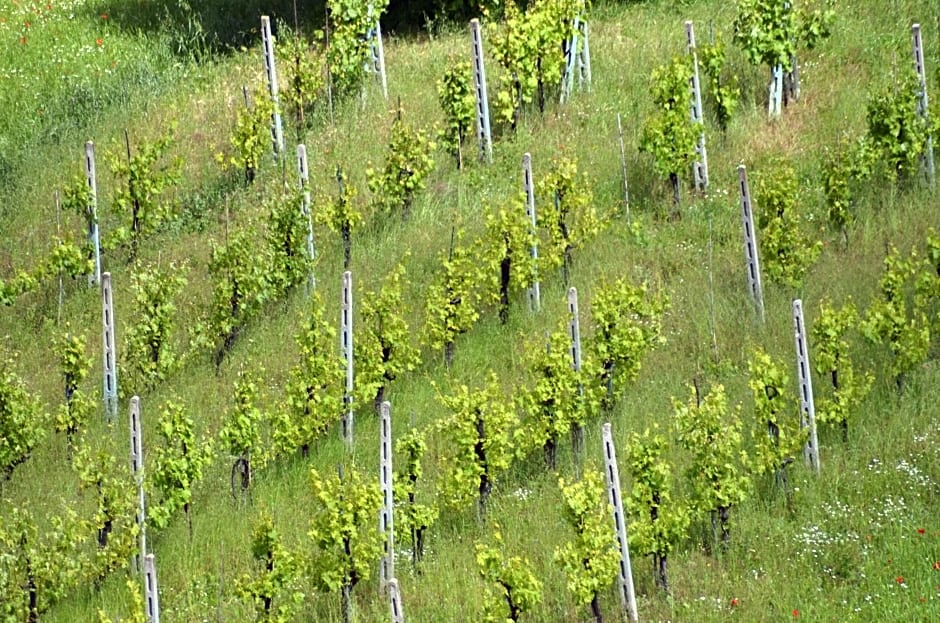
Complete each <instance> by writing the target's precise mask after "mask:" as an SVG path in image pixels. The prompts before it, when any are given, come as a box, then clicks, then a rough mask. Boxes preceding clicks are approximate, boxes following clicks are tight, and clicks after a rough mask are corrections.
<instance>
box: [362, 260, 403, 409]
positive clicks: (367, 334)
mask: <svg viewBox="0 0 940 623" xmlns="http://www.w3.org/2000/svg"><path fill="white" fill-rule="evenodd" d="M405 281H406V277H405V265H404V264H399V265H398V266H397V267H396V268H394V269H393V270H392V271H391V272H390V273H388V274H387V275H386V276H385V279H384V281H383V283H382V287H381V288H380V289H379V291H378V292H366V293H365V294H363V295H362V296H361V297H360V298H359V300H360V301H361V303H360V305H359V309H360V315H361V318H362V320H361V322H360V324H359V326H358V329H357V333H356V340H355V343H354V344H353V347H354V348H355V350H356V353H355V361H356V368H357V369H356V372H357V374H356V385H357V390H358V391H359V392H360V393H361V395H362V396H363V398H360V400H363V402H365V400H366V399H372V402H373V405H374V407H375V410H376V412H378V410H379V408H380V407H381V406H382V402H383V401H384V400H385V390H386V388H387V387H388V384H389V383H391V382H392V381H394V380H395V379H396V378H398V376H399V375H401V374H403V373H404V372H408V371H411V370H414V368H415V367H416V366H417V365H418V364H419V363H420V357H419V355H418V350H417V349H416V348H415V347H414V346H412V344H411V343H410V335H411V332H410V331H409V328H408V321H407V320H406V319H405V314H406V311H407V308H406V307H405V304H404V300H403V299H402V292H401V289H402V284H403V283H404V282H405Z"/></svg>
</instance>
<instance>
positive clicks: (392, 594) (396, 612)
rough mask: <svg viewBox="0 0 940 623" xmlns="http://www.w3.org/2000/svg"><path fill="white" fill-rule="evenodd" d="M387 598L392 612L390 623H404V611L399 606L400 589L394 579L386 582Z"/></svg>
mask: <svg viewBox="0 0 940 623" xmlns="http://www.w3.org/2000/svg"><path fill="white" fill-rule="evenodd" d="M388 598H389V604H390V605H391V611H392V623H405V611H404V609H402V605H401V589H400V588H399V587H398V580H396V579H395V578H392V579H391V580H389V581H388Z"/></svg>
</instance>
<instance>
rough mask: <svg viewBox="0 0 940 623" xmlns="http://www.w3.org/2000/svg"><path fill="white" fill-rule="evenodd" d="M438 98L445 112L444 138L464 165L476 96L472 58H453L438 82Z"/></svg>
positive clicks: (459, 163) (455, 156) (442, 139)
mask: <svg viewBox="0 0 940 623" xmlns="http://www.w3.org/2000/svg"><path fill="white" fill-rule="evenodd" d="M437 99H438V102H440V104H441V110H442V111H443V112H444V124H445V125H444V129H443V130H441V133H440V139H441V141H442V142H443V145H444V147H445V148H446V149H447V151H449V152H450V153H451V154H452V155H453V156H454V158H456V159H457V168H458V169H460V168H463V152H462V150H463V144H464V141H466V139H467V134H469V133H470V132H471V131H472V130H473V122H474V117H475V113H476V98H475V96H474V94H473V74H472V70H471V68H470V62H469V61H458V60H451V61H450V65H449V67H448V68H447V71H445V72H444V75H443V76H442V77H441V79H440V80H439V81H438V83H437Z"/></svg>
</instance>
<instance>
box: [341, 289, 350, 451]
mask: <svg viewBox="0 0 940 623" xmlns="http://www.w3.org/2000/svg"><path fill="white" fill-rule="evenodd" d="M352 297H353V289H352V272H351V271H348V270H347V271H346V272H344V273H343V298H342V306H341V309H340V336H339V340H340V342H339V345H340V355H341V356H342V358H343V361H345V362H346V392H345V393H344V394H343V404H344V406H345V407H346V413H345V415H343V420H342V435H343V441H345V442H346V445H347V446H352V442H353V298H352Z"/></svg>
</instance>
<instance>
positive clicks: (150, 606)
mask: <svg viewBox="0 0 940 623" xmlns="http://www.w3.org/2000/svg"><path fill="white" fill-rule="evenodd" d="M144 608H145V609H146V610H147V612H146V614H147V623H160V591H159V590H158V589H157V563H156V560H155V559H154V557H153V554H147V556H145V557H144Z"/></svg>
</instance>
